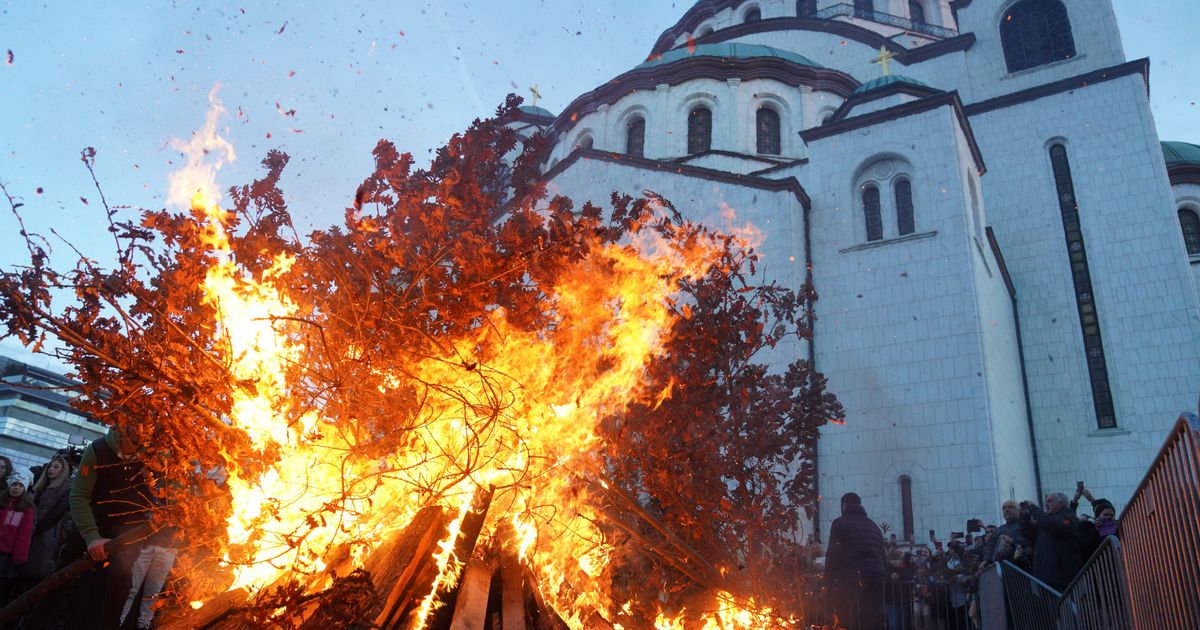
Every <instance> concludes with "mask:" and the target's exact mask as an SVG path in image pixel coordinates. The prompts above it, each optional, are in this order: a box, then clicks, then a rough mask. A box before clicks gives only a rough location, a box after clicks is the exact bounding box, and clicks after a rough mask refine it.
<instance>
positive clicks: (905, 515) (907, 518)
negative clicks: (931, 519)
mask: <svg viewBox="0 0 1200 630" xmlns="http://www.w3.org/2000/svg"><path fill="white" fill-rule="evenodd" d="M900 520H901V522H902V525H901V528H902V529H903V531H904V540H907V541H909V542H912V540H913V537H914V532H913V506H912V477H909V476H908V475H900Z"/></svg>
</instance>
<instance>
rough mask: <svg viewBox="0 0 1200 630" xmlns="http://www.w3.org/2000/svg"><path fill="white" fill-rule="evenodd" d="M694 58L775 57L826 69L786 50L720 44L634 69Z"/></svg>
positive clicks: (675, 53)
mask: <svg viewBox="0 0 1200 630" xmlns="http://www.w3.org/2000/svg"><path fill="white" fill-rule="evenodd" d="M693 57H720V58H722V59H755V58H761V57H775V58H778V59H782V60H784V61H790V62H792V63H796V64H800V65H802V66H808V67H810V68H823V67H824V66H822V65H821V64H819V63H817V62H815V61H813V60H811V59H809V58H808V57H805V56H804V55H797V54H796V53H791V52H788V51H786V50H779V49H778V48H771V47H770V46H763V45H761V44H733V43H720V44H700V45H699V46H696V47H695V48H694V49H692V50H688V48H687V47H686V46H685V47H681V48H676V49H674V50H668V51H667V52H665V53H663V54H662V55H656V56H654V57H652V58H650V59H647V60H646V61H645V62H643V63H642V64H640V65H638V66H637V67H636V68H634V69H635V70H640V69H642V68H653V67H655V66H663V65H666V64H669V63H675V62H676V61H683V60H685V59H691V58H693Z"/></svg>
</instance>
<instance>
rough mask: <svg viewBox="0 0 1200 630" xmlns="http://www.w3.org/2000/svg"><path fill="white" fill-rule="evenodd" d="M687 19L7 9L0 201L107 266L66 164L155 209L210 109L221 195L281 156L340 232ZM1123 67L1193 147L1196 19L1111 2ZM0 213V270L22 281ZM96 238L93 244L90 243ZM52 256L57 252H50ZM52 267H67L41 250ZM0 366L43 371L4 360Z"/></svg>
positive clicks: (292, 185) (311, 219) (443, 4)
mask: <svg viewBox="0 0 1200 630" xmlns="http://www.w3.org/2000/svg"><path fill="white" fill-rule="evenodd" d="M691 4H692V3H691V2H687V1H685V0H681V1H677V2H671V1H669V0H611V1H609V2H568V1H566V0H550V1H548V2H547V1H540V0H506V1H504V2H499V1H497V0H486V1H483V2H463V1H462V0H458V1H452V0H425V1H421V2H417V1H414V0H389V1H386V2H356V3H344V6H343V3H335V2H328V1H323V2H312V3H310V2H302V1H289V2H253V1H250V0H247V1H245V2H240V3H226V2H215V1H214V2H200V1H195V2H182V1H180V2H129V1H121V2H104V3H101V2H93V1H78V0H70V1H64V0H50V1H47V2H31V1H29V0H0V55H4V57H3V58H0V183H3V184H4V185H5V187H6V188H7V190H8V192H9V194H11V195H13V196H14V197H16V198H18V199H19V200H20V201H22V202H23V203H24V204H25V206H24V207H23V208H22V213H23V216H24V219H25V222H26V224H27V226H28V227H29V229H30V230H31V231H35V232H40V233H42V234H45V235H47V236H52V235H51V234H50V230H51V228H53V229H54V230H55V231H56V232H58V233H59V234H62V235H63V237H64V238H65V239H66V240H68V241H70V242H72V243H73V244H75V245H76V246H77V247H79V249H81V250H82V251H83V252H85V253H86V254H88V255H89V256H94V257H96V258H99V259H101V260H103V259H104V258H105V257H106V256H110V255H111V253H110V252H111V245H108V247H106V246H105V245H106V243H105V239H107V235H104V233H103V225H104V215H103V209H102V206H101V205H100V204H99V193H98V191H97V189H96V187H95V185H94V184H93V182H92V180H91V176H90V175H89V174H88V172H87V170H86V169H85V168H84V166H83V164H82V163H81V162H80V160H79V156H80V151H81V150H83V149H84V148H85V147H94V148H95V150H96V175H97V178H98V180H99V182H100V184H101V186H102V189H103V193H104V195H105V198H106V199H107V200H108V201H109V203H110V204H113V205H119V206H125V207H128V208H130V210H128V212H133V210H132V209H134V208H139V207H141V208H153V209H157V208H161V207H162V206H163V205H164V204H165V199H166V188H167V175H168V173H170V172H171V171H173V170H175V169H177V168H179V167H180V166H181V161H180V156H179V153H178V152H177V151H175V150H174V149H172V147H171V142H170V141H171V139H172V138H187V137H188V136H189V135H190V134H191V133H192V131H193V130H195V129H198V128H200V126H201V125H202V124H203V122H204V115H205V112H206V111H207V109H208V107H209V104H208V95H209V93H210V92H212V90H213V88H214V87H217V88H218V89H217V95H218V97H219V98H220V100H221V101H222V102H223V104H224V106H225V108H226V109H227V110H228V114H227V115H226V116H225V118H224V119H223V124H224V126H225V133H224V134H223V135H225V136H226V137H227V138H229V139H230V140H231V141H232V143H233V144H234V146H235V148H236V150H237V154H238V158H237V160H236V161H235V162H234V163H232V164H229V165H227V166H226V167H225V168H224V169H223V170H222V172H221V174H220V176H219V178H220V184H221V185H222V186H223V187H226V188H227V187H229V186H232V185H240V184H243V183H248V182H250V181H252V180H253V178H255V177H257V176H259V175H261V174H262V170H261V167H260V161H261V160H262V158H263V157H264V156H265V155H266V153H267V151H268V150H270V149H281V150H283V151H285V152H286V153H288V154H289V155H290V156H291V158H292V161H291V163H290V164H289V166H288V168H287V170H286V171H285V173H284V178H283V182H282V188H283V190H284V192H285V194H286V195H287V198H288V202H289V208H290V209H291V211H292V213H293V215H294V216H295V219H296V223H297V227H298V228H299V229H300V231H301V233H305V232H307V231H309V230H311V229H313V228H322V227H326V226H329V225H332V224H335V223H338V222H340V220H341V218H342V214H343V211H344V209H345V207H346V206H347V205H348V204H349V201H350V200H351V199H352V197H353V194H354V191H355V189H356V188H357V186H358V184H359V183H360V182H361V181H362V179H363V178H364V177H365V176H367V175H368V174H370V172H371V165H372V159H371V149H372V148H373V147H374V146H375V144H376V142H377V141H378V140H379V139H380V138H387V139H389V140H392V141H393V142H395V143H396V145H397V146H398V148H399V149H400V150H402V151H409V152H411V153H413V154H414V156H415V157H416V158H417V160H418V163H422V162H423V161H424V160H425V159H427V158H428V157H429V156H430V155H431V152H432V150H433V149H434V148H436V147H438V146H440V145H441V144H442V143H444V142H445V140H446V139H447V138H449V136H450V135H451V134H453V133H455V132H458V131H461V130H463V129H464V128H465V127H466V126H467V125H468V124H469V123H470V121H471V120H472V119H474V118H476V117H482V116H487V115H489V114H491V113H492V112H493V111H494V110H495V108H496V106H497V105H499V104H500V103H501V102H502V101H503V100H504V97H505V95H506V94H508V93H509V92H516V93H517V94H520V95H521V96H524V97H526V99H527V102H528V100H529V96H530V91H529V88H530V87H531V86H537V87H538V90H539V91H540V93H541V95H542V99H541V100H540V101H539V102H538V105H540V106H543V107H546V108H548V109H550V110H551V111H553V112H558V111H561V110H562V109H563V108H564V107H565V106H566V105H567V104H568V103H570V102H571V100H573V99H574V98H575V97H576V96H578V95H580V94H582V93H584V92H587V91H589V90H591V89H594V88H595V87H597V86H599V85H601V84H603V83H605V82H606V81H608V80H609V79H611V78H613V77H615V76H617V75H619V74H621V73H622V72H625V71H627V70H629V69H630V68H632V67H634V66H635V65H637V64H638V63H640V62H641V61H643V60H644V59H645V57H646V56H647V54H648V53H649V51H650V48H651V46H652V45H653V43H654V41H655V39H657V37H658V35H659V34H660V33H661V32H662V31H663V30H664V29H666V28H668V27H670V26H671V25H673V24H674V23H675V21H676V20H677V19H678V18H679V17H680V16H681V15H682V14H683V12H684V10H685V9H686V8H687V7H688V6H690V5H691ZM1114 5H1115V9H1116V13H1117V20H1118V24H1119V26H1120V29H1121V36H1122V40H1123V41H1122V43H1123V45H1124V49H1125V54H1126V57H1127V58H1128V59H1138V58H1142V57H1150V59H1151V73H1150V77H1151V82H1150V83H1151V104H1152V108H1153V113H1154V117H1155V120H1156V122H1157V124H1158V128H1159V134H1160V137H1161V138H1162V139H1165V140H1184V141H1190V142H1195V143H1200V124H1198V123H1200V109H1197V105H1196V101H1198V100H1200V94H1198V92H1200V81H1197V77H1198V76H1200V72H1197V70H1196V66H1197V56H1196V49H1195V47H1194V45H1189V44H1191V43H1192V42H1194V41H1195V33H1196V30H1197V29H1198V28H1200V1H1198V0H1157V1H1155V2H1145V1H1144V0H1115V2H1114ZM6 205H7V204H5V205H4V206H0V266H2V267H3V268H5V269H10V268H12V267H13V266H14V265H20V264H22V263H24V262H26V259H25V258H24V257H23V254H24V246H23V244H22V242H21V241H20V239H19V237H18V236H17V229H18V228H17V224H16V220H15V219H14V218H13V217H12V215H11V213H10V212H8V209H7V207H6ZM97 236H104V238H97ZM52 238H53V237H52ZM52 244H53V245H54V246H55V256H56V259H55V260H57V261H59V262H60V263H62V262H70V260H73V259H68V258H66V256H67V255H68V254H69V253H70V249H69V248H68V247H67V245H65V244H64V243H62V242H61V241H53V242H52ZM0 353H5V354H8V355H10V356H15V357H17V358H20V359H23V360H29V361H30V362H31V363H35V364H37V365H45V366H51V367H53V363H52V362H50V361H49V360H47V359H45V358H40V357H32V356H31V355H29V354H28V352H26V351H25V350H24V349H23V348H21V347H20V346H19V345H18V344H16V343H15V342H14V341H13V340H4V341H0Z"/></svg>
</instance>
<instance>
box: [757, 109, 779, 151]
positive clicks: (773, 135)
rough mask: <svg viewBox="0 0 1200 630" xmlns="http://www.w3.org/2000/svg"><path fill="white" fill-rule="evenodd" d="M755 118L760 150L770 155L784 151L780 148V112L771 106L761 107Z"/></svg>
mask: <svg viewBox="0 0 1200 630" xmlns="http://www.w3.org/2000/svg"><path fill="white" fill-rule="evenodd" d="M754 119H755V120H754V127H755V130H756V136H757V144H758V152H759V153H766V154H769V155H779V154H780V153H782V151H780V150H779V149H780V147H779V112H777V111H775V110H773V109H771V108H770V107H760V108H758V112H757V113H755V115H754Z"/></svg>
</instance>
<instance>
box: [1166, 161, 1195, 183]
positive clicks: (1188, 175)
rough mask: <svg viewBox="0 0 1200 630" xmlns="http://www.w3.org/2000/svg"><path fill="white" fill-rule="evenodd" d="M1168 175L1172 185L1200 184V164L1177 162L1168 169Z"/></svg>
mask: <svg viewBox="0 0 1200 630" xmlns="http://www.w3.org/2000/svg"><path fill="white" fill-rule="evenodd" d="M1167 177H1168V178H1169V179H1170V180H1171V185H1172V186H1178V185H1179V184H1200V166H1197V165H1195V164H1177V165H1175V166H1172V167H1170V168H1168V169H1167Z"/></svg>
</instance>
